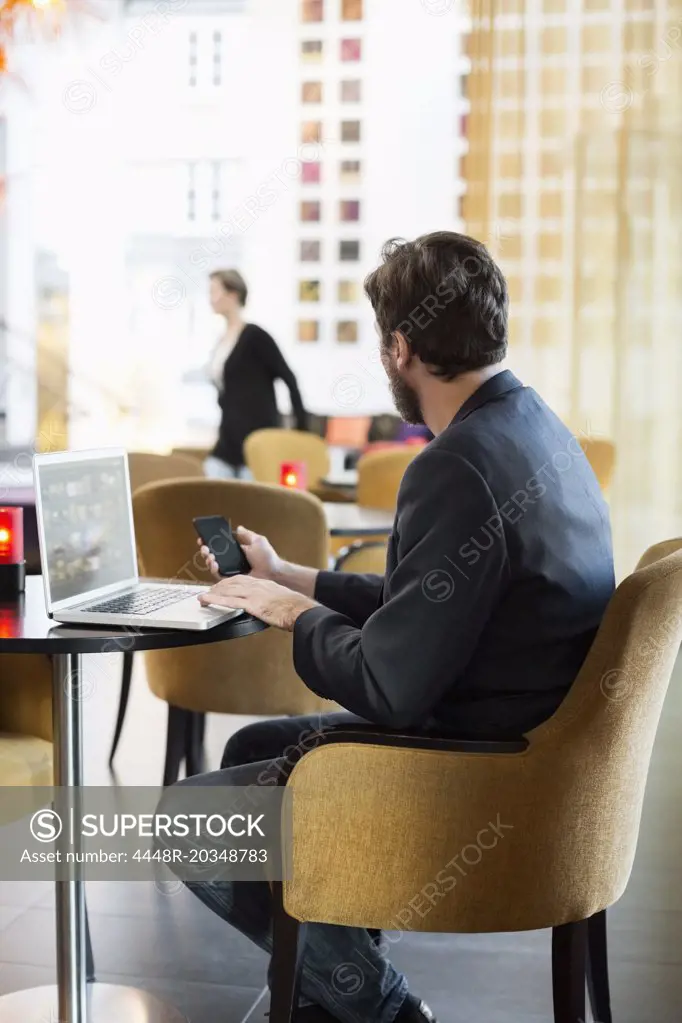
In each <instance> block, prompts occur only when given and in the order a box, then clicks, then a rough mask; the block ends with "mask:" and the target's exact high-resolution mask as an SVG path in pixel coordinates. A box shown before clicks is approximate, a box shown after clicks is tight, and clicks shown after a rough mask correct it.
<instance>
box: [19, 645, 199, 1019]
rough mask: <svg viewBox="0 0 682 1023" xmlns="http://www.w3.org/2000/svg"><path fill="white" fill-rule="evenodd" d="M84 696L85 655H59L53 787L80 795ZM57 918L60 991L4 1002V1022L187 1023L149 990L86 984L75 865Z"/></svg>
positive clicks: (61, 892)
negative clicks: (83, 664)
mask: <svg viewBox="0 0 682 1023" xmlns="http://www.w3.org/2000/svg"><path fill="white" fill-rule="evenodd" d="M82 694H83V689H82V686H81V658H80V654H57V655H56V656H55V657H54V660H53V707H54V751H55V760H54V783H55V786H68V787H69V788H73V789H76V790H77V789H78V788H79V787H80V786H82V784H83V721H82V713H81V709H82ZM72 851H75V852H78V849H77V848H74V849H73V850H72ZM56 915H57V980H58V986H57V987H42V988H34V989H32V990H28V991H17V992H15V993H14V994H11V995H5V996H4V997H2V998H0V1023H187V1020H186V1017H185V1016H183V1015H182V1013H181V1012H178V1010H177V1009H173V1008H171V1007H170V1006H168V1005H164V1003H163V1002H161V1001H159V999H157V998H155V997H154V996H153V995H149V994H147V993H146V992H144V991H137V990H135V989H134V988H127V987H117V986H115V985H112V984H96V983H95V984H88V983H87V973H86V964H85V886H84V882H83V877H82V867H81V865H79V864H71V865H70V866H69V873H68V876H67V877H66V879H65V880H60V881H57V882H56Z"/></svg>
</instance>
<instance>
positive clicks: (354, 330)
mask: <svg viewBox="0 0 682 1023" xmlns="http://www.w3.org/2000/svg"><path fill="white" fill-rule="evenodd" d="M357 339H358V324H357V320H339V322H338V323H337V324H336V340H337V341H344V342H347V341H351V342H352V341H357Z"/></svg>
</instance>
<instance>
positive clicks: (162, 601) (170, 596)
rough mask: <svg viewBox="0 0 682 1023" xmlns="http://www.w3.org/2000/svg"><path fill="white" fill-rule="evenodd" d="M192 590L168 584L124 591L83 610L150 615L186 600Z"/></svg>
mask: <svg viewBox="0 0 682 1023" xmlns="http://www.w3.org/2000/svg"><path fill="white" fill-rule="evenodd" d="M191 592H192V591H191V590H190V589H185V588H184V587H182V586H166V587H160V588H159V589H149V590H140V591H138V592H135V593H124V594H123V595H122V596H120V597H112V598H111V599H110V600H103V601H102V602H101V603H99V604H92V605H91V606H90V607H83V608H81V609H80V610H81V611H97V612H104V613H106V614H117V615H121V614H125V615H148V614H151V613H152V612H153V611H158V610H160V608H162V607H167V605H168V604H176V603H177V602H178V601H179V600H184V599H185V597H188V596H189V594H190V593H191Z"/></svg>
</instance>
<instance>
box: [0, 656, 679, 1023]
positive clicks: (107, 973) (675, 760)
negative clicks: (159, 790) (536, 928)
mask: <svg viewBox="0 0 682 1023" xmlns="http://www.w3.org/2000/svg"><path fill="white" fill-rule="evenodd" d="M141 669H142V665H141V664H138V665H137V666H136V676H135V678H134V680H133V695H132V697H131V704H130V708H129V712H128V721H127V723H126V727H125V731H124V735H123V739H122V742H121V747H120V750H119V753H118V757H117V763H118V781H119V782H121V783H125V784H136V785H140V784H157V783H158V781H159V777H160V772H161V765H162V760H163V745H164V732H165V713H166V712H165V707H164V706H163V705H162V704H161V703H159V702H158V701H157V700H155V699H154V697H152V696H151V695H150V694H149V692H148V690H147V688H146V685H145V682H144V677H143V672H142V670H141ZM90 672H91V674H90V685H88V686H86V687H85V691H87V693H88V699H87V702H86V706H85V745H86V779H87V781H88V782H89V783H90V784H108V783H110V780H111V779H110V776H109V773H108V770H107V766H106V751H107V749H108V745H109V742H110V736H111V730H112V724H113V720H114V715H115V708H116V702H117V699H118V679H119V672H120V664H119V662H118V660H117V659H116V658H114V657H113V656H112V657H110V658H106V659H104V658H103V659H101V660H100V661H98V662H96V663H92V664H91V666H90ZM681 684H682V661H681V662H680V664H678V669H677V672H676V677H675V679H674V680H673V683H672V687H671V691H670V694H669V697H668V701H667V704H666V707H665V710H664V715H663V720H662V723H661V728H660V731H659V736H658V740H657V745H656V749H655V751H654V758H653V762H652V768H651V775H650V781H649V788H648V792H647V800H646V806H645V812H644V819H643V822H642V832H641V839H640V847H639V853H638V857H637V862H636V864H635V869H634V872H633V876H632V880H631V883H630V886H629V889H628V891H627V893H626V895H625V897H624V898H623V899H622V901H621V903H620V904H619V905H618V906H616V907H615V908H614V909H613V910H612V912H611V914H610V943H611V948H610V952H611V974H612V986H613V1001H614V1020H615V1023H679V1021H680V1020H682V883H681V881H682V771H681V767H682V748H681V744H680V738H679V737H680V734H681V733H682V691H681V690H680V685H681ZM243 723H245V721H244V719H235V718H226V717H225V718H217V717H213V718H211V719H210V722H209V730H208V749H209V762H210V766H217V763H218V760H219V757H220V753H221V750H222V746H223V744H224V742H225V740H226V738H227V737H228V736H229V734H230V733H231V731H233V730H234V729H235V728H236V727H238V726H239V725H240V724H243ZM52 905H53V899H52V892H51V888H50V885H49V884H42V885H38V886H33V885H31V886H26V885H13V886H11V885H8V884H0V993H5V992H8V991H13V990H18V989H20V988H24V987H30V986H33V985H38V984H45V983H51V982H52V981H53V977H54V934H53V931H54V927H53V921H54V917H53V908H52ZM88 905H89V912H90V919H91V925H92V937H93V945H94V951H95V958H96V963H97V971H98V978H99V979H100V980H105V981H109V982H112V983H121V984H129V985H133V986H137V987H142V988H145V989H148V990H149V991H152V992H154V993H155V994H157V995H159V996H160V997H162V998H164V999H166V1000H167V1001H169V1002H171V1003H172V1004H174V1005H176V1006H177V1007H178V1008H180V1009H181V1010H182V1011H183V1012H184V1013H185V1014H186V1015H187V1017H188V1020H189V1021H190V1023H244V1021H247V1020H248V1021H249V1023H262V1021H263V1020H264V1018H265V1017H264V1013H265V1012H266V1011H267V997H266V996H264V993H263V988H264V984H265V969H266V962H265V957H264V955H263V954H262V953H261V952H260V951H259V950H258V949H256V948H254V947H253V946H252V945H251V944H250V943H249V942H248V941H247V940H246V939H245V938H243V937H241V935H239V934H236V933H234V932H232V931H231V930H230V929H229V928H228V927H226V926H225V925H224V924H223V923H222V922H221V921H220V920H218V919H217V918H216V917H214V916H213V915H212V914H211V913H209V912H208V911H207V910H206V909H204V908H203V907H202V906H201V905H200V904H199V903H198V902H197V901H196V900H195V899H193V898H192V896H190V895H189V894H188V893H187V892H186V891H184V890H182V891H179V892H178V891H171V892H170V893H167V894H163V893H161V892H159V891H158V890H157V889H156V888H155V887H154V886H153V885H152V884H140V883H137V884H132V883H128V884H124V883H118V884H113V883H106V884H105V883H98V884H90V885H89V887H88ZM392 958H393V960H394V962H395V963H396V965H398V966H400V967H401V968H403V969H404V970H405V971H406V972H407V974H408V976H409V978H410V981H411V983H412V987H413V989H414V990H415V991H417V992H418V993H419V994H421V995H422V996H423V997H424V998H426V999H427V1001H428V1002H429V1003H430V1004H431V1006H432V1008H433V1009H434V1011H435V1012H436V1013H437V1014H438V1017H439V1019H440V1020H441V1023H479V1021H485V1023H550V1021H551V1019H552V1008H551V987H550V960H549V934H548V933H546V932H542V933H531V934H519V935H483V936H468V935H467V936H452V937H443V936H435V935H420V936H416V935H404V936H402V938H401V939H400V940H399V941H396V943H395V944H394V946H393V952H392ZM121 1023H127V1021H121Z"/></svg>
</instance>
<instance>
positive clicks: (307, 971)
mask: <svg viewBox="0 0 682 1023" xmlns="http://www.w3.org/2000/svg"><path fill="white" fill-rule="evenodd" d="M359 720H360V719H359V718H356V717H353V715H351V714H326V715H319V714H318V715H312V716H310V717H295V718H278V719H276V720H273V721H263V722H259V723H257V724H254V725H248V726H247V727H246V728H242V729H241V731H239V732H237V733H236V734H235V735H233V736H232V738H231V739H230V741H229V742H228V744H227V746H226V747H225V753H224V754H223V760H222V764H221V770H220V771H214V772H212V773H211V774H203V775H197V776H195V777H193V778H188V779H186V780H185V781H181V782H179V783H178V784H179V785H181V786H187V785H267V784H270V785H272V784H273V778H274V777H278V775H279V774H280V772H281V771H282V768H283V766H285V764H286V762H287V761H289V762H293V760H292V758H297V757H298V756H300V753H301V750H303V751H305V750H306V748H307V749H311V748H313V746H314V742H313V741H312V740H311V737H312V735H313V734H314V733H315V732H319V731H320V730H324V729H325V728H328V727H329V726H330V725H332V724H342V723H344V722H358V721H359ZM171 798H172V797H171ZM187 886H188V888H189V889H190V891H192V892H193V893H194V894H195V895H196V896H197V898H199V899H201V901H202V902H203V903H204V904H205V905H206V906H208V908H209V909H212V910H213V912H214V913H217V914H218V915H219V916H221V917H222V918H223V920H227V922H228V923H230V924H232V926H233V927H236V928H237V930H239V931H241V932H242V934H245V935H246V936H247V937H248V938H250V939H251V940H252V941H253V942H255V944H256V945H258V946H260V948H262V949H264V950H265V951H266V952H272V904H271V892H270V886H269V884H268V883H267V881H263V882H262V883H261V882H246V881H242V882H239V881H232V882H225V881H219V882H218V881H213V882H202V883H195V882H188V885H187ZM406 995H407V981H406V979H405V977H404V976H403V975H402V974H401V973H398V971H397V970H395V969H394V967H393V966H392V965H391V963H390V962H389V960H388V959H387V958H386V956H385V955H384V954H383V951H382V949H381V948H380V947H379V945H378V944H377V943H375V942H374V941H373V940H372V938H371V937H370V935H369V933H368V932H367V931H366V930H364V929H363V928H362V927H338V926H334V925H331V924H310V925H309V926H308V928H307V937H306V946H305V957H304V962H303V971H302V976H301V1004H302V1005H306V1004H310V1003H314V1004H316V1005H321V1006H322V1007H323V1008H325V1009H326V1010H327V1012H330V1013H331V1014H332V1016H335V1017H336V1018H337V1019H338V1020H342V1021H346V1023H369V1021H372V1023H392V1021H393V1020H394V1019H395V1017H396V1015H397V1013H398V1010H399V1009H400V1007H401V1005H402V1004H403V1002H404V1000H405V997H406Z"/></svg>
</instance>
